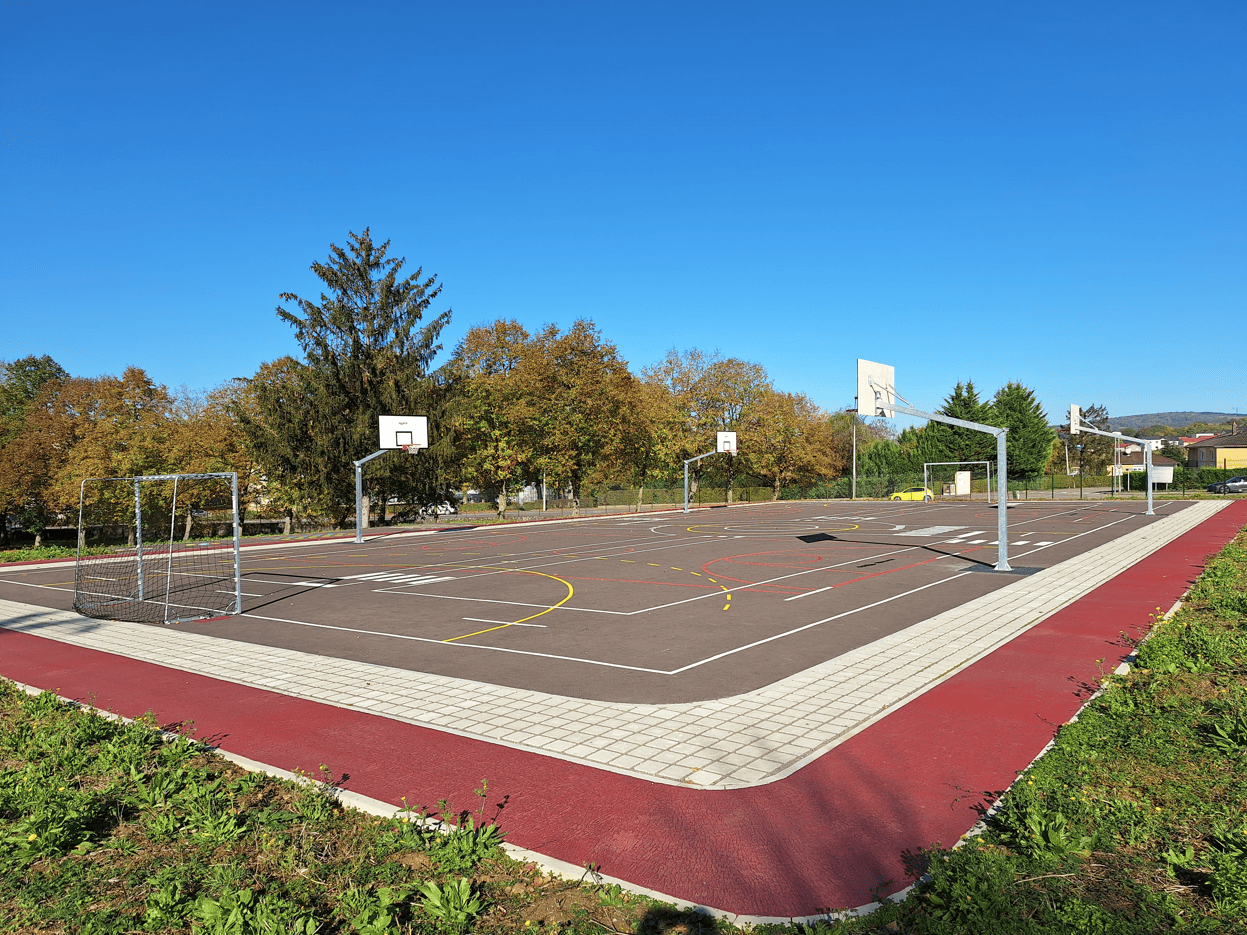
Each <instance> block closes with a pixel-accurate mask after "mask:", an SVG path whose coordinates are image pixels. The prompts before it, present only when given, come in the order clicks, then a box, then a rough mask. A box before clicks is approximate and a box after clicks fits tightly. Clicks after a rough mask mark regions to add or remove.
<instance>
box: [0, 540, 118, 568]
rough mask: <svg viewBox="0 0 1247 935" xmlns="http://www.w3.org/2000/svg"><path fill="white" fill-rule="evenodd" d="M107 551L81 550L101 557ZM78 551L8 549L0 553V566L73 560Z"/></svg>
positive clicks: (53, 547) (54, 547)
mask: <svg viewBox="0 0 1247 935" xmlns="http://www.w3.org/2000/svg"><path fill="white" fill-rule="evenodd" d="M107 551H108V549H106V548H103V547H101V546H88V547H87V548H86V549H84V550H83V554H85V555H102V554H103V553H105V552H107ZM77 554H78V550H77V549H75V548H74V547H73V546H68V545H43V546H40V547H39V548H37V549H36V548H33V547H32V548H29V549H8V550H6V551H0V564H3V563H5V562H37V561H40V560H42V559H49V558H74V557H75V556H76V555H77Z"/></svg>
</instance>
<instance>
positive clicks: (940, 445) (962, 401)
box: [914, 380, 997, 471]
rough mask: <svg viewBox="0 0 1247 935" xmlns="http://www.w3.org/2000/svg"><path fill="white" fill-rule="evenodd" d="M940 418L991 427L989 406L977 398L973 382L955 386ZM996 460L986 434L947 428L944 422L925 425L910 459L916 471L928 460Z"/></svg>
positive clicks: (958, 427) (960, 428)
mask: <svg viewBox="0 0 1247 935" xmlns="http://www.w3.org/2000/svg"><path fill="white" fill-rule="evenodd" d="M939 412H940V414H941V415H946V416H951V417H952V418H954V419H964V420H965V421H967V422H978V423H980V424H982V425H995V424H997V423H996V421H995V417H994V415H993V413H992V407H991V404H990V403H985V402H983V401H982V400H980V399H979V394H978V391H977V390H976V389H975V388H974V381H973V380H967V381H966V382H965V383H958V384H957V385H956V387H954V388H953V391H952V393H951V394H950V395H949V396H948V398H947V399H945V400H944V405H943V406H941V407H940V409H939ZM995 457H996V439H995V438H994V437H993V436H991V435H989V434H987V433H986V432H980V431H976V430H975V429H967V428H962V427H961V426H960V425H948V424H947V423H945V422H928V423H927V425H926V427H925V428H924V429H923V430H922V436H921V439H920V441H919V443H918V447H917V449H916V451H915V455H914V460H915V462H917V466H918V470H919V471H921V470H922V465H923V464H924V463H926V462H932V461H987V460H994V459H995Z"/></svg>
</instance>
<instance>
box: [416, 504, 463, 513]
mask: <svg viewBox="0 0 1247 935" xmlns="http://www.w3.org/2000/svg"><path fill="white" fill-rule="evenodd" d="M458 512H459V507H457V506H455V505H454V504H453V503H451V502H450V501H449V500H442V501H441V502H440V503H429V504H427V505H426V506H425V507H424V509H422V510H421V511H420V513H421V514H422V515H424V516H454V515H455V514H456V513H458Z"/></svg>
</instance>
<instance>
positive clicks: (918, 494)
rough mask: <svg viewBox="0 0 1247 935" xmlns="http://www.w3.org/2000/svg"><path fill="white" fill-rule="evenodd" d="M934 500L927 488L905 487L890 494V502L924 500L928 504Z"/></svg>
mask: <svg viewBox="0 0 1247 935" xmlns="http://www.w3.org/2000/svg"><path fill="white" fill-rule="evenodd" d="M934 498H935V495H934V494H933V493H931V490H930V488H929V487H906V488H905V489H904V490H898V491H897V492H896V493H894V494H892V496H891V498H890V499H892V500H925V501H926V502H927V503H930V502H931V501H932V500H933V499H934Z"/></svg>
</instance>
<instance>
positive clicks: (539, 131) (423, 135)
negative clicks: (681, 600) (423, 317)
mask: <svg viewBox="0 0 1247 935" xmlns="http://www.w3.org/2000/svg"><path fill="white" fill-rule="evenodd" d="M1244 49H1247V4H1244V3H1243V2H1242V0H1193V2H1190V3H1181V4H1175V3H1172V2H1166V3H1154V2H1137V0H1130V2H1096V3H1085V2H1082V0H1077V2H1075V0H1067V2H1055V3H1042V4H1038V3H1031V4H1014V3H1001V2H999V0H990V2H988V0H984V2H955V0H954V2H946V3H927V2H917V0H913V2H905V3H898V2H886V0H884V2H878V3H860V2H852V3H849V2H832V0H822V2H810V3H796V2H787V3H785V2H777V3H765V4H764V3H749V4H743V3H725V2H714V3H709V2H707V3H679V2H661V3H644V2H630V3H615V4H607V3H586V2H583V0H581V2H574V3H572V2H568V3H542V2H536V3H516V2H502V3H497V2H478V0H473V2H441V3H420V2H403V3H375V2H357V3H316V2H300V3H272V2H270V3H263V2H261V3H245V4H244V3H239V2H232V0H209V2H204V0H178V2H168V0H165V2H160V3H127V2H121V3H107V4H101V3H67V2H60V0H43V2H29V3H26V2H22V0H12V2H7V3H5V4H3V6H2V7H0V118H2V125H0V186H2V187H3V189H2V191H3V194H2V197H0V203H2V204H3V206H4V217H5V223H4V224H3V225H0V238H2V240H3V244H2V249H0V257H2V258H3V260H2V262H3V283H4V285H3V290H0V318H2V322H3V329H2V337H0V357H2V358H6V359H13V358H15V357H20V356H24V355H26V354H43V353H47V354H51V355H52V356H53V357H54V358H56V359H57V360H58V361H59V362H60V363H61V364H62V365H64V366H65V367H66V368H67V369H68V370H69V371H70V372H72V373H74V374H76V375H84V376H95V375H99V374H102V373H119V372H120V371H121V370H122V369H123V368H124V367H125V366H126V365H128V364H137V365H139V366H142V367H144V368H146V369H147V371H148V372H149V373H150V374H151V375H152V376H153V377H154V378H155V379H157V380H158V381H160V382H162V383H166V384H168V385H169V386H171V387H177V386H179V385H182V384H186V385H188V386H190V387H191V388H192V389H206V388H209V387H212V386H214V385H217V384H219V383H220V382H222V381H223V380H226V379H228V378H230V377H234V376H248V375H250V374H252V373H254V371H255V369H256V367H257V366H258V365H259V364H260V363H261V362H262V361H265V360H271V359H273V358H275V357H278V356H280V355H282V354H285V353H291V352H294V351H295V350H296V345H295V343H294V341H293V336H292V333H291V331H290V329H289V328H288V327H287V326H286V325H284V324H282V323H280V322H279V321H278V320H277V318H276V316H275V315H274V313H273V310H274V307H275V306H276V305H277V304H278V299H277V295H278V293H279V292H282V291H292V292H296V293H299V294H301V295H305V296H314V295H316V294H318V291H319V290H318V287H319V281H318V280H316V279H315V278H314V277H313V276H312V275H311V274H310V273H309V271H308V266H309V264H310V263H312V262H313V261H316V260H323V259H324V258H325V256H326V255H327V253H328V247H329V244H330V243H331V242H336V243H339V244H341V243H344V242H345V240H346V235H347V232H348V231H350V230H356V231H358V230H362V229H363V228H364V227H365V226H371V228H372V230H373V233H374V236H378V237H380V238H382V239H384V238H389V239H391V240H392V241H393V247H392V249H393V251H394V252H395V253H397V254H399V255H403V256H406V257H407V258H408V260H409V262H410V263H411V265H412V268H414V267H415V266H417V265H422V266H423V267H424V269H425V271H426V273H429V272H432V273H436V274H437V275H438V276H439V278H440V279H441V281H442V282H443V283H444V284H445V291H444V293H443V296H442V298H443V300H444V301H443V303H442V306H441V307H453V309H454V321H453V324H452V326H451V328H450V329H449V330H448V331H447V332H446V333H445V344H446V352H447V353H449V351H450V350H451V349H452V348H453V346H454V344H455V342H456V341H457V340H458V339H459V337H460V336H461V335H462V333H463V332H464V330H465V329H467V328H468V327H470V326H472V325H475V324H481V323H485V322H488V321H491V320H493V319H495V318H498V317H508V318H510V317H513V318H517V319H519V320H520V321H521V322H523V323H524V324H525V325H527V326H529V327H530V328H535V327H537V326H539V325H541V324H542V323H544V322H548V321H553V322H557V323H558V324H560V325H564V326H566V325H568V324H570V323H571V322H572V321H573V320H574V319H576V318H578V317H589V318H592V319H594V321H596V322H597V324H598V325H599V326H600V328H601V329H602V332H603V333H604V335H605V336H606V337H607V338H609V339H610V340H613V341H614V342H616V343H617V344H618V346H619V348H620V351H621V353H622V355H623V356H624V357H625V358H626V359H627V360H628V361H629V362H630V364H631V365H632V367H633V369H634V370H636V371H639V370H640V369H641V368H642V367H644V366H646V365H649V364H652V363H654V362H656V361H657V360H659V359H660V358H661V357H662V356H663V354H664V353H665V352H666V351H667V350H668V349H669V348H672V347H675V348H680V349H685V348H692V347H700V348H702V349H705V350H715V349H718V350H719V351H721V352H722V353H724V354H725V355H731V356H739V357H744V358H746V359H749V360H752V361H756V362H758V363H761V364H763V365H764V366H765V367H766V368H767V370H768V371H769V372H770V374H771V376H772V377H773V379H774V381H775V383H776V385H777V386H778V387H779V388H781V389H786V390H796V391H802V392H805V393H807V394H809V395H810V396H811V397H812V398H813V399H814V400H815V401H816V402H818V403H820V404H821V405H823V406H826V407H828V408H832V407H841V406H845V405H848V404H851V403H852V399H853V394H854V361H855V359H856V358H857V357H865V358H869V359H873V360H878V361H882V362H885V363H891V364H893V365H895V367H896V368H897V381H898V388H899V390H900V392H901V393H903V394H904V395H905V396H906V397H907V398H909V400H910V401H911V402H912V403H914V404H915V405H916V406H919V407H922V408H931V407H935V406H938V405H939V403H940V401H941V400H942V399H943V397H944V396H945V395H947V393H948V392H949V391H950V389H951V388H952V386H953V384H954V383H955V382H956V381H958V380H964V379H973V380H974V381H975V382H976V384H977V385H978V386H979V388H980V389H981V390H983V391H985V392H991V391H994V390H995V389H996V388H997V387H998V386H1000V385H1002V384H1003V383H1004V382H1005V381H1007V380H1011V379H1012V380H1019V381H1021V382H1023V383H1025V384H1027V385H1029V386H1032V387H1034V388H1035V389H1036V391H1037V392H1038V393H1039V396H1040V398H1041V400H1042V401H1043V403H1044V404H1045V406H1046V407H1047V408H1048V410H1049V414H1050V416H1052V418H1053V419H1054V421H1056V420H1058V419H1059V412H1060V411H1061V410H1062V409H1063V408H1064V407H1065V406H1067V405H1068V404H1069V403H1070V402H1074V401H1076V402H1079V403H1081V404H1083V405H1086V404H1089V403H1104V404H1106V405H1107V406H1108V407H1109V411H1110V413H1114V414H1119V415H1124V414H1130V413H1136V412H1149V411H1157V410H1179V409H1201V410H1202V409H1208V410H1220V411H1231V412H1232V411H1235V410H1236V409H1240V410H1241V409H1244V408H1247V375H1245V374H1247V308H1245V307H1244V296H1245V295H1247V288H1245V287H1247V275H1245V262H1244V261H1245V258H1247V235H1245V233H1244V223H1243V219H1244V217H1247V197H1245V196H1247V119H1245V117H1247V105H1245V103H1244V102H1245V101H1247V81H1245V80H1244V79H1245V78H1247V55H1244Z"/></svg>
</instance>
